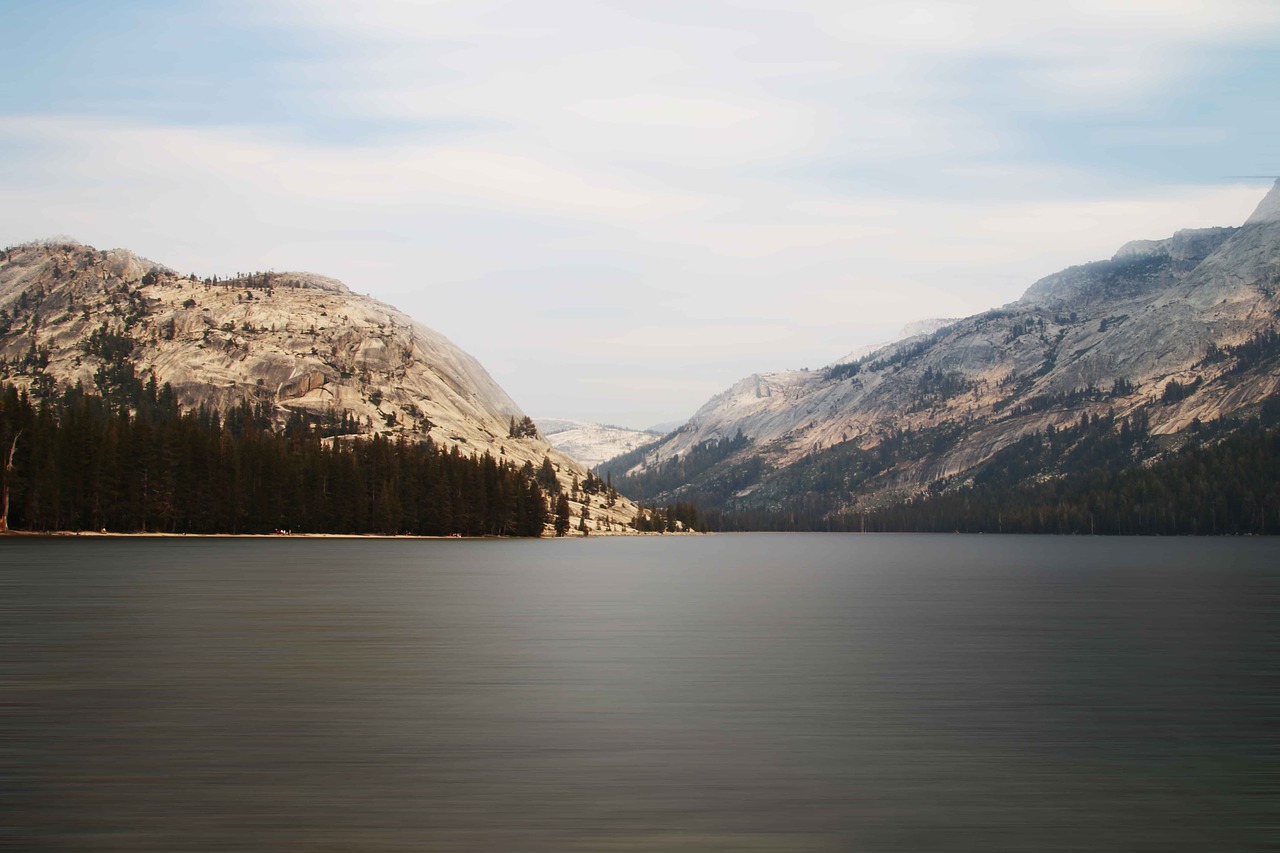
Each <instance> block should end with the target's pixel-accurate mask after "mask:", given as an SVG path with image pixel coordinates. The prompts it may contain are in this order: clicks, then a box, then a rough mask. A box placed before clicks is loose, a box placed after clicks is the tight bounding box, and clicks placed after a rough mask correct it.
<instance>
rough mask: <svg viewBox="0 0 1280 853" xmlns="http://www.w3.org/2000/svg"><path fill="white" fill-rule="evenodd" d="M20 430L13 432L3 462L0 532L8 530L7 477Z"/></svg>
mask: <svg viewBox="0 0 1280 853" xmlns="http://www.w3.org/2000/svg"><path fill="white" fill-rule="evenodd" d="M20 435H22V430H18V431H17V432H15V433H14V434H13V442H12V443H11V444H10V445H9V455H8V456H7V457H6V458H5V462H4V489H3V490H2V494H0V533H8V532H9V479H10V478H11V477H12V476H13V452H14V451H15V450H17V449H18V436H20Z"/></svg>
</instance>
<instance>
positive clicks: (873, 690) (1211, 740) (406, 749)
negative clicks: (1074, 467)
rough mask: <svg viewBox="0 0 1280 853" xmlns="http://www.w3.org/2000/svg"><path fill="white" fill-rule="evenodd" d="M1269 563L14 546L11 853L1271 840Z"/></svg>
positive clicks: (143, 544) (245, 542)
mask: <svg viewBox="0 0 1280 853" xmlns="http://www.w3.org/2000/svg"><path fill="white" fill-rule="evenodd" d="M1278 687H1280V540H1272V539H1110V538H1091V537H1075V538H1054V537H1033V536H1027V537H1020V536H1008V537H998V536H911V535H880V536H874V535H870V536H868V535H864V536H858V535H832V534H827V535H822V534H815V535H803V534H752V535H721V536H704V537H645V538H627V539H608V540H604V539H590V540H586V541H582V540H576V541H547V540H543V541H409V540H302V539H279V540H272V539H263V540H251V539H195V538H192V539H93V540H90V539H74V538H67V539H25V538H24V539H8V540H2V541H0V713H2V715H3V717H2V718H3V720H4V726H3V728H4V736H3V738H2V739H0V758H2V759H3V760H2V761H0V784H2V785H3V791H4V793H3V796H2V797H0V846H3V844H4V843H6V842H7V843H10V844H13V845H15V846H14V849H30V850H37V849H53V850H77V851H79V850H92V851H98V850H104V851H105V850H121V851H125V850H127V851H195V850H237V851H282V850H289V851H299V850H301V851H351V850H360V851H384V850H385V851H406V853H407V851H433V850H440V851H446V850H493V851H526V850H528V851H648V850H691V851H695V850H696V851H703V850H707V851H719V850H724V851H729V850H733V851H764V850H785V851H793V850H794V851H819V850H820V851H845V850H867V851H881V850H884V851H899V850H901V851H907V850H910V851H920V850H927V851H950V850H955V851H962V850H963V851H970V850H971V851H984V853H986V851H1004V850H1008V851H1031V850H1054V851H1057V850H1080V851H1086V850H1087V851H1099V850H1117V851H1119V850H1124V851H1145V850H1150V851H1162V853H1163V852H1165V851H1171V850H1174V851H1176V850H1196V851H1203V850H1254V849H1257V850H1262V849H1275V843H1276V841H1277V838H1278V837H1280V829H1278V827H1280V805H1278V804H1280V770H1278V767H1280V749H1278V748H1277V743H1278V740H1277V737H1276V733H1277V731H1280V690H1278V689H1277V688H1278Z"/></svg>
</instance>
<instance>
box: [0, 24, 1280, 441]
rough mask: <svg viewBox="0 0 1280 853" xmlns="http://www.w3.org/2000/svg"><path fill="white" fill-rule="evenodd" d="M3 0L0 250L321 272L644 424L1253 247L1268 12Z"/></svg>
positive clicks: (1269, 42) (1267, 70)
mask: <svg viewBox="0 0 1280 853" xmlns="http://www.w3.org/2000/svg"><path fill="white" fill-rule="evenodd" d="M1041 5H1045V6H1049V5H1050V4H1034V3H1025V2H1011V0H990V2H974V3H954V2H947V3H931V2H922V3H912V2H893V3H880V2H859V0H725V1H724V2H696V0H679V2H677V1H676V0H583V1H582V2H580V1H579V0H541V1H540V2H528V0H526V2H496V0H457V1H455V0H420V2H404V0H362V2H360V3H352V2H348V0H305V2H304V0H254V2H238V0H237V1H235V2H212V3H211V2H199V0H189V2H184V3H172V2H160V1H159V0H141V2H110V0H95V1H94V2H64V1H63V0H39V2H27V0H0V19H2V20H3V21H4V23H5V29H6V31H7V37H6V46H5V50H4V51H3V52H0V79H3V80H4V83H3V84H2V85H0V244H3V245H12V244H16V243H19V242H23V241H26V240H30V239H35V238H41V237H49V236H55V235H59V236H61V235H65V236H70V237H74V238H76V239H78V240H80V241H82V242H84V243H87V244H90V245H93V246H96V247H98V248H114V247H125V248H129V249H132V250H133V251H135V252H137V253H139V254H141V255H143V256H145V257H148V258H150V259H152V260H155V261H158V262H161V263H164V264H166V265H168V266H171V267H173V268H175V269H177V270H179V271H180V272H183V273H186V272H196V273H197V274H199V275H202V276H203V275H214V274H217V275H226V274H231V273H235V272H240V271H244V272H247V271H251V270H266V269H275V270H309V271H312V272H318V273H322V274H324V275H329V276H333V277H336V278H339V279H342V280H343V281H345V282H346V283H347V284H348V285H349V286H350V287H351V288H352V290H355V291H357V292H360V293H369V294H372V295H373V296H375V297H377V298H379V299H382V300H383V301H386V302H389V303H391V304H393V305H396V306H397V307H399V308H401V309H402V310H404V311H406V312H408V313H409V314H411V315H413V316H414V317H416V318H417V319H419V320H421V321H422V322H423V323H425V324H427V325H428V326H431V327H432V328H434V329H436V330H438V331H440V332H442V333H443V334H445V335H446V336H448V337H450V338H451V339H452V340H453V341H454V342H456V343H457V344H458V345H460V346H461V347H462V348H463V349H465V350H467V351H468V352H470V353H471V354H472V355H474V356H476V357H477V358H478V359H479V360H480V362H481V363H482V364H483V365H484V366H485V367H486V368H487V369H488V371H489V372H490V373H491V374H492V375H493V376H494V378H495V379H496V380H497V381H498V382H499V384H501V385H502V386H503V387H504V388H505V389H506V390H507V391H508V393H510V394H511V396H512V397H513V398H514V399H515V401H516V402H517V403H518V404H519V405H520V406H521V407H522V408H523V409H524V410H525V411H527V412H529V413H531V414H534V415H535V416H543V417H569V418H583V419H587V420H595V421H601V422H605V423H613V424H620V425H627V426H633V427H646V426H649V425H652V424H654V423H657V422H666V421H672V420H680V419H683V418H686V417H688V416H689V415H690V414H692V413H693V411H694V410H696V409H697V408H698V406H700V405H701V404H702V403H703V402H705V401H706V400H707V399H708V398H709V397H710V396H712V395H714V394H716V393H718V392H720V391H722V390H724V389H725V388H726V387H727V386H729V385H730V384H732V383H733V382H735V381H736V380H738V379H740V378H742V377H744V376H747V375H750V374H751V373H755V372H766V371H770V370H778V369H786V368H799V367H819V366H822V365H824V364H828V363H831V362H833V361H836V360H837V359H839V358H840V357H841V356H842V355H844V354H845V353H848V352H850V351H851V350H854V349H856V348H858V347H861V346H863V345H866V344H869V343H874V342H877V341H881V340H886V339H890V338H892V337H894V336H895V334H896V332H897V330H898V329H899V328H900V327H901V326H903V325H904V324H905V323H908V322H911V321H914V320H920V319H925V318H933V317H958V316H964V315H968V314H972V313H976V312H979V311H983V310H986V309H988V308H991V307H995V306H998V305H1001V304H1004V303H1006V302H1009V301H1012V300H1014V299H1016V298H1018V297H1019V296H1020V295H1021V293H1022V292H1023V291H1024V290H1025V289H1026V288H1027V286H1029V285H1030V284H1031V283H1032V282H1034V281H1035V280H1036V279H1038V278H1040V277H1041V276H1044V275H1047V274H1049V273H1051V272H1054V271H1057V270H1059V269H1061V268H1063V267H1066V266H1069V265H1071V264H1076V263H1084V262H1087V261H1090V260H1096V259H1099V258H1104V257H1109V256H1110V255H1111V254H1112V253H1113V252H1114V251H1115V249H1117V248H1118V247H1119V246H1120V245H1121V244H1122V243H1124V242H1127V241H1128V240H1131V239H1137V238H1158V237H1163V236H1167V235H1169V234H1171V233H1173V232H1174V231H1175V230H1177V229H1179V228H1184V227H1206V226H1213V225H1234V224H1239V223H1241V222H1243V221H1244V219H1245V218H1246V217H1247V216H1248V215H1249V213H1250V211H1251V210H1252V209H1253V207H1254V206H1255V205H1256V204H1257V202H1258V201H1259V200H1260V199H1261V197H1262V196H1263V195H1264V194H1265V192H1266V190H1267V188H1268V187H1269V186H1270V184H1271V180H1270V179H1269V178H1268V177H1267V176H1268V175H1276V174H1278V173H1280V87H1277V86H1276V81H1277V80H1280V3H1276V2H1274V0H1135V2H1125V1H1124V0H1089V2H1062V3H1056V4H1051V8H1038V7H1040V6H1041Z"/></svg>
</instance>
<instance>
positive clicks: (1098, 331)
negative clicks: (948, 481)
mask: <svg viewBox="0 0 1280 853" xmlns="http://www.w3.org/2000/svg"><path fill="white" fill-rule="evenodd" d="M1278 294H1280V182H1277V186H1276V188H1273V189H1272V190H1271V192H1270V193H1269V194H1268V195H1267V197H1266V198H1265V199H1264V200H1263V201H1262V203H1261V204H1260V205H1259V206H1258V209H1257V211H1256V212H1255V213H1254V214H1253V215H1252V216H1251V217H1250V218H1249V220H1248V221H1247V222H1246V223H1245V224H1244V225H1243V226H1242V227H1239V228H1231V227H1227V228H1208V229H1196V230H1186V231H1179V232H1178V233H1176V234H1174V235H1173V236H1172V237H1169V238H1167V239H1164V240H1143V241H1135V242H1132V243H1127V244H1125V246H1123V247H1122V248H1121V249H1120V251H1118V252H1117V253H1116V255H1115V256H1114V257H1113V258H1111V259H1109V260H1105V261H1098V262H1096V263H1092V264H1085V265H1083V266H1078V267H1072V268H1070V269H1067V270H1063V271H1062V272H1060V273H1055V274H1054V275H1051V276H1048V277H1046V278H1044V279H1042V280H1041V281H1038V282H1036V283H1035V284H1033V285H1032V286H1031V287H1030V288H1028V289H1027V291H1026V293H1025V294H1024V296H1023V297H1022V298H1021V299H1019V300H1018V301H1016V302H1013V303H1010V304H1009V305H1005V306H1003V307H1002V308H999V309H996V310H992V311H988V312H985V313H983V314H978V315H976V316H973V317H966V318H964V319H961V320H955V321H951V322H950V323H949V324H947V325H945V326H942V327H941V328H930V329H927V330H926V331H924V333H922V334H918V335H915V336H911V337H906V338H904V339H902V340H899V341H895V342H893V343H891V344H888V345H885V346H883V347H881V348H879V349H877V350H875V351H873V352H871V353H857V355H858V357H857V358H856V359H849V360H847V361H846V363H844V364H839V363H838V364H835V365H832V366H829V367H828V368H826V369H824V370H817V371H784V372H778V373H766V374H759V375H754V376H750V377H748V378H746V379H744V380H742V381H740V382H738V383H736V384H735V385H733V386H732V387H730V388H729V389H727V390H726V391H724V392H723V393H721V394H719V395H717V396H715V397H713V398H712V399H711V400H709V401H708V402H707V403H706V404H705V405H704V406H703V407H702V408H701V409H699V410H698V411H697V412H696V413H695V414H694V415H693V417H692V418H691V419H690V420H689V421H688V423H686V424H685V425H684V426H683V427H681V428H680V429H679V430H678V431H677V432H676V433H675V434H674V435H673V436H671V437H670V438H669V439H667V440H666V441H665V442H664V443H663V444H662V445H660V446H659V447H658V448H657V449H655V450H654V451H652V452H651V453H650V454H649V455H648V456H647V457H646V459H645V460H643V461H641V462H640V463H639V464H638V465H637V466H636V468H634V469H632V470H633V471H639V470H645V469H653V468H654V467H655V466H658V465H659V464H661V463H663V462H665V461H666V460H670V459H671V458H673V457H677V456H680V457H685V456H687V455H688V454H689V453H690V452H691V451H692V450H693V449H694V448H695V447H697V446H699V445H702V444H704V443H706V442H708V441H712V442H714V441H721V440H727V439H732V438H734V437H735V436H736V435H737V434H738V433H739V432H741V433H742V435H744V436H745V437H746V438H747V439H749V440H750V446H749V447H747V448H745V449H743V450H741V451H739V452H738V454H737V456H736V457H735V459H732V460H730V464H738V465H739V468H747V467H751V466H749V465H747V464H746V462H747V460H751V459H758V460H759V461H760V463H761V464H758V465H755V466H754V467H755V468H757V469H759V470H760V471H762V472H765V473H763V474H761V476H767V473H768V472H769V471H777V470H780V469H785V468H787V467H788V466H790V465H793V464H795V463H796V462H798V461H800V460H802V459H805V458H807V457H811V456H812V455H813V454H820V453H822V452H824V451H827V450H830V449H832V448H836V447H838V446H839V445H842V444H845V443H848V442H853V443H856V444H857V446H859V447H862V448H865V449H872V448H875V447H876V446H877V445H878V444H880V442H882V441H883V440H884V439H885V438H886V437H888V436H891V435H895V434H901V433H902V431H904V430H910V431H912V432H915V433H921V432H929V434H931V435H945V436H948V437H947V438H946V439H945V440H942V439H939V442H940V443H939V445H938V446H937V447H936V448H935V450H934V452H932V453H930V454H929V455H928V458H927V459H925V460H921V461H919V462H917V463H911V464H904V465H902V466H899V467H898V468H897V469H895V470H894V471H892V472H890V473H889V474H888V475H886V476H884V477H882V478H880V479H879V480H878V481H877V482H876V483H875V484H873V486H872V492H871V493H870V494H868V495H867V497H868V498H869V499H872V500H874V499H876V498H877V497H885V498H900V497H905V496H909V495H911V494H915V493H918V492H920V491H922V490H923V489H924V488H925V487H926V486H928V485H929V484H930V483H931V482H933V481H935V480H938V479H940V478H943V477H955V476H956V475H961V476H963V475H964V473H965V472H966V471H969V470H970V469H972V468H973V467H974V466H976V465H978V464H980V463H981V462H983V461H984V460H986V459H988V458H990V457H991V456H992V455H993V454H994V453H996V452H998V451H999V450H1000V449H1002V448H1004V447H1006V446H1008V445H1009V444H1010V443H1011V442H1014V441H1016V440H1017V439H1018V438H1020V437H1022V436H1024V435H1026V434H1028V433H1031V432H1034V431H1043V430H1045V429H1046V428H1047V427H1049V426H1054V427H1061V426H1064V425H1066V424H1069V423H1075V422H1078V421H1079V419H1080V418H1081V416H1082V415H1086V414H1088V415H1094V414H1104V413H1107V412H1114V413H1115V414H1116V415H1117V416H1118V417H1122V418H1123V417H1126V416H1130V415H1135V414H1137V413H1139V412H1141V413H1143V414H1144V416H1145V417H1146V418H1147V419H1148V422H1149V424H1150V429H1151V431H1152V433H1154V434H1156V435H1164V434H1172V433H1177V432H1179V431H1181V430H1183V429H1185V428H1187V427H1188V426H1189V425H1190V424H1192V423H1193V422H1194V421H1195V420H1196V419H1199V420H1200V421H1206V422H1207V421H1210V420H1213V419H1216V418H1219V417H1222V416H1224V415H1227V414H1230V413H1232V412H1235V411H1237V410H1239V409H1241V408H1244V407H1248V406H1251V405H1256V404H1257V403H1258V401H1260V400H1261V399H1263V398H1265V397H1266V396H1268V395H1270V394H1273V393H1276V392H1277V391H1280V368H1278V367H1277V366H1276V365H1275V364H1270V365H1262V366H1261V367H1259V368H1257V369H1251V370H1248V371H1240V370H1233V369H1232V368H1233V365H1232V364H1231V363H1230V361H1229V360H1228V361H1220V362H1209V361H1208V360H1206V353H1207V352H1208V351H1209V348H1210V347H1211V345H1212V346H1218V347H1225V346H1232V345H1238V344H1241V343H1244V342H1245V341H1247V340H1249V339H1250V337H1251V336H1254V335H1257V334H1259V333H1263V332H1266V331H1268V330H1275V329H1276V328H1277V324H1278V322H1280V319H1278V318H1280V295H1278ZM1171 381H1177V382H1179V383H1183V384H1187V385H1194V386H1195V387H1194V390H1193V392H1192V393H1190V394H1189V395H1188V396H1186V397H1185V399H1181V400H1178V401H1177V402H1172V403H1166V402H1163V401H1162V392H1163V391H1164V389H1165V387H1166V385H1167V384H1168V383H1169V382H1171ZM754 488H755V486H751V485H748V486H746V487H745V488H743V489H742V490H741V491H740V495H742V496H747V495H750V494H751V493H752V491H753V489H754ZM674 491H675V492H677V493H678V491H679V489H676V490H674Z"/></svg>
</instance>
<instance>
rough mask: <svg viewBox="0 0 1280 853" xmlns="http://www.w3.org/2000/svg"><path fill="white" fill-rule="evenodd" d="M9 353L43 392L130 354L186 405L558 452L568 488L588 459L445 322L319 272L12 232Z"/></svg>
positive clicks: (16, 378)
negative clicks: (215, 266) (34, 239)
mask: <svg viewBox="0 0 1280 853" xmlns="http://www.w3.org/2000/svg"><path fill="white" fill-rule="evenodd" d="M0 359H2V360H3V361H2V363H0V380H3V381H8V382H12V383H15V384H16V385H18V386H19V387H21V388H25V389H29V390H30V391H31V393H32V394H33V395H34V396H37V397H39V396H48V395H54V394H57V393H59V389H62V388H71V387H74V386H75V385H76V384H77V383H79V384H81V385H83V387H84V388H85V389H87V390H90V391H93V390H95V389H97V390H98V391H100V392H107V391H110V390H111V385H112V383H113V382H115V381H117V379H118V375H117V373H116V372H114V371H113V367H115V366H118V365H120V364H123V363H127V364H129V365H131V366H132V367H133V370H134V372H135V373H136V374H137V375H138V376H139V377H150V376H152V375H154V377H155V380H156V382H157V383H159V384H165V383H168V384H169V385H170V386H172V388H173V390H174V392H175V394H176V396H177V401H178V403H179V405H180V406H182V407H183V408H184V409H193V408H196V407H200V406H206V407H209V408H212V409H216V410H220V411H224V412H225V411H227V410H229V409H230V408H232V407H235V406H237V405H239V404H240V403H242V402H247V403H250V404H253V405H255V406H262V407H265V408H266V409H267V410H268V411H269V412H270V413H271V414H272V416H273V417H274V419H275V421H276V423H277V425H281V426H282V425H284V424H285V423H286V422H288V421H289V420H290V418H294V419H296V418H299V417H305V418H306V419H307V420H308V421H309V422H311V423H312V424H316V425H320V426H322V427H323V428H325V429H326V430H328V431H329V432H331V433H345V434H361V435H366V436H367V435H372V434H381V435H385V436H404V437H405V438H407V439H410V440H420V439H425V438H426V437H428V436H430V438H431V439H432V440H433V441H434V442H435V443H436V444H437V445H438V446H441V447H443V448H445V449H446V450H447V449H451V448H457V449H458V451H459V452H460V453H462V454H463V455H465V456H470V455H478V454H483V453H485V452H488V453H490V454H492V455H493V456H494V457H495V458H497V459H499V460H500V461H510V462H514V463H516V464H523V463H525V462H528V463H530V464H532V465H533V466H534V467H535V468H537V467H539V466H541V464H542V461H543V459H544V457H549V458H550V459H551V460H552V463H553V465H554V467H555V468H556V469H557V470H558V479H559V481H560V482H561V484H562V485H563V487H564V488H565V490H566V491H567V490H568V489H569V488H570V486H571V484H572V482H573V481H574V480H575V479H581V480H585V479H586V478H587V473H588V469H587V467H586V466H585V465H583V464H582V463H580V462H579V461H577V460H576V459H574V458H572V457H571V456H569V455H567V454H565V453H563V452H561V451H558V450H556V449H555V448H553V447H552V446H551V445H550V444H548V443H547V441H546V440H545V439H544V438H543V437H542V436H541V435H540V434H539V433H538V432H537V429H536V428H535V427H534V426H533V424H532V421H527V419H526V418H525V416H524V414H523V413H522V412H521V411H520V408H519V407H518V406H517V405H516V404H515V403H514V402H513V401H512V400H511V398H510V397H509V396H507V394H506V392H504V391H503V390H502V388H500V387H499V386H498V384H497V383H496V382H494V380H493V379H492V377H490V376H489V374H488V373H487V372H486V371H485V369H484V368H483V367H482V366H481V365H480V364H479V362H477V361H476V360H475V359H474V358H472V357H471V356H470V355H468V354H467V353H465V352H463V351H462V350H461V349H459V348H458V347H457V346H456V345H455V344H453V343H452V342H451V341H449V340H448V339H447V338H445V337H444V336H443V335H441V334H440V333H439V332H436V331H434V330H432V329H429V328H427V327H426V326H424V325H422V324H421V323H419V322H417V321H415V320H414V319H412V318H411V317H409V316H408V315H406V314H404V313H402V312H400V311H398V310H396V309H395V308H393V307H391V306H389V305H386V304H384V303H381V302H379V301H377V300H375V299H372V298H370V297H367V296H362V295H360V294H357V293H353V292H352V291H351V290H350V289H349V288H348V287H347V286H346V285H344V284H343V283H341V282H339V281H336V280H334V279H331V278H326V277H324V276H319V275H314V274H311V273H296V272H265V273H261V272H260V273H253V274H249V275H237V276H235V277H233V278H229V279H225V280H218V279H216V278H197V277H196V276H195V275H194V274H192V275H188V276H183V275H180V274H178V273H177V272H175V271H174V270H172V269H170V268H168V267H166V266H164V265H162V264H157V263H154V262H151V261H148V260H146V259H144V258H141V257H138V256H137V255H135V254H133V253H132V252H129V251H127V250H123V249H113V250H110V251H100V250H98V249H95V248H93V247H91V246H85V245H81V244H79V243H76V242H74V241H50V242H43V243H32V244H26V245H22V246H17V247H12V248H9V249H6V250H5V251H4V254H3V256H2V257H0ZM575 504H576V505H575V507H574V515H575V517H576V516H580V515H581V509H582V506H581V504H580V503H577V502H575ZM635 511H636V508H635V506H634V505H632V504H631V503H630V502H629V501H626V500H625V499H622V500H619V501H617V502H615V505H614V506H613V507H609V508H605V507H601V506H595V507H593V508H592V513H591V517H592V518H593V519H595V518H596V517H597V514H598V518H599V520H600V522H601V523H602V526H604V524H606V523H607V524H608V526H611V527H613V526H617V525H625V524H626V522H628V521H629V520H630V519H631V518H632V517H634V514H635Z"/></svg>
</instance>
